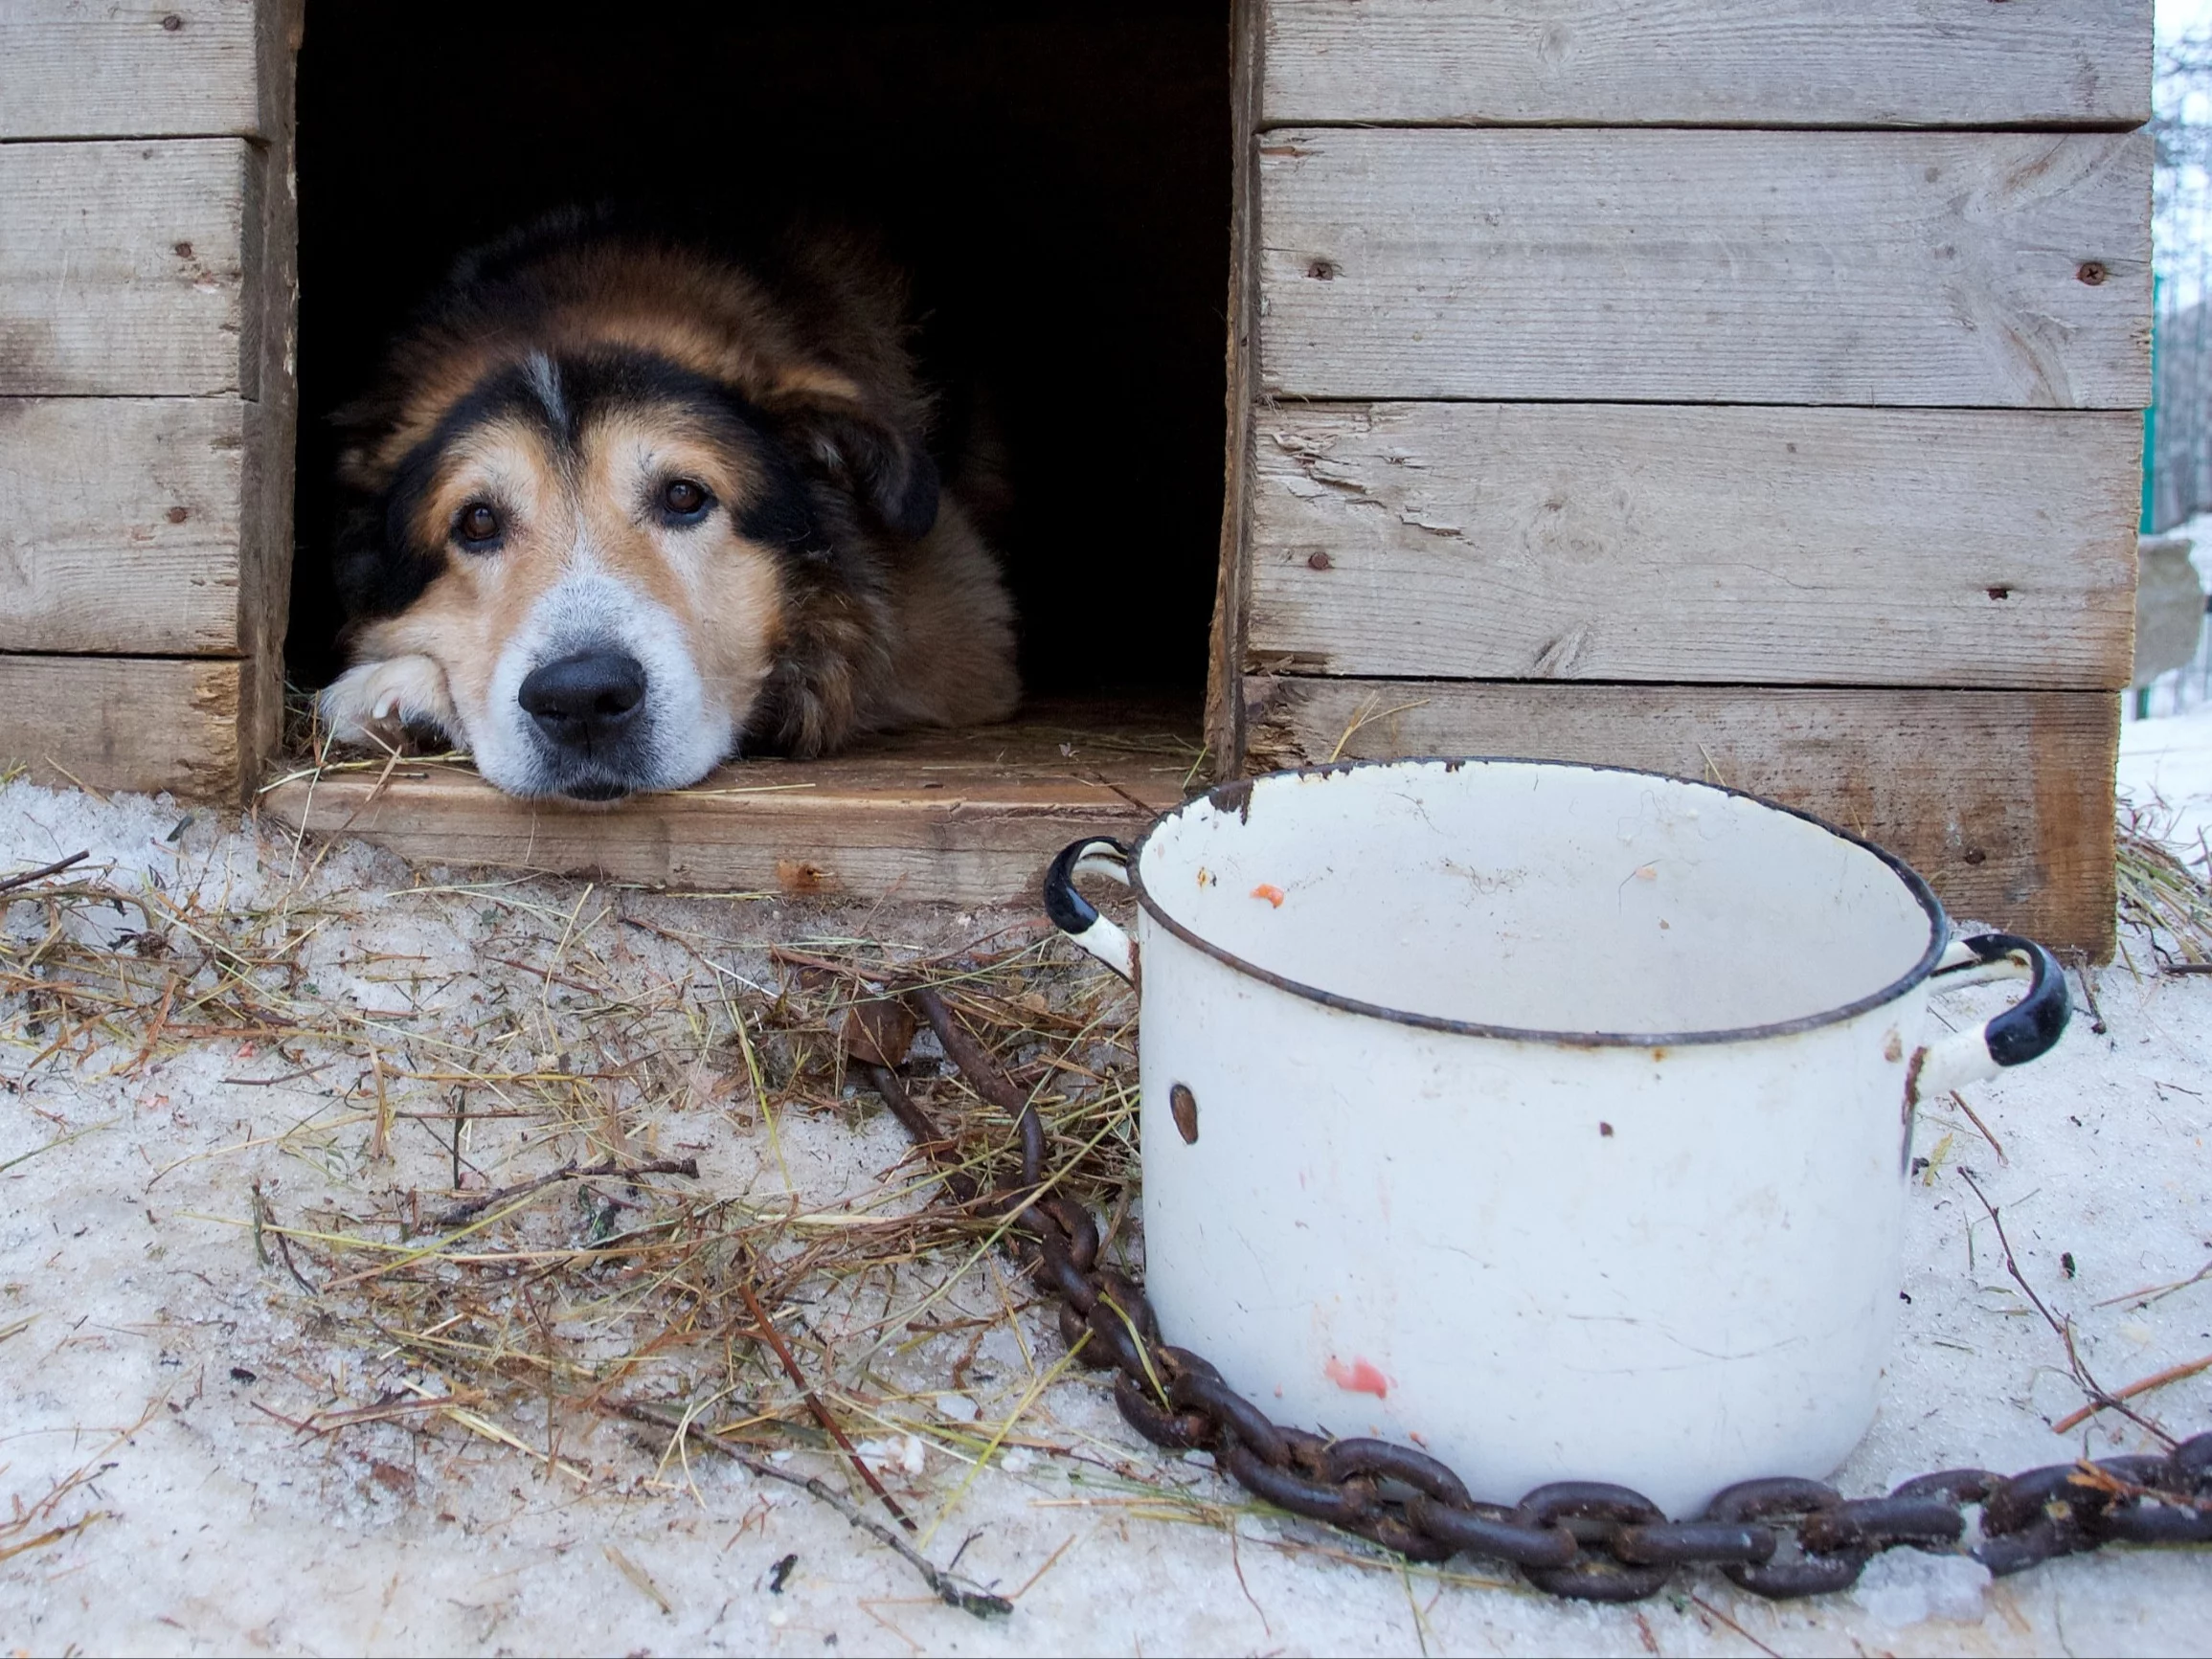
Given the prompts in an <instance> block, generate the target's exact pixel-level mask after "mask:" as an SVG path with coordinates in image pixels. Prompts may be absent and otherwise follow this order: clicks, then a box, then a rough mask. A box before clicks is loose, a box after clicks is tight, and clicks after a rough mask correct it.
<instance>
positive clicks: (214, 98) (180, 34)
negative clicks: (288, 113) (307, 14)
mask: <svg viewBox="0 0 2212 1659" xmlns="http://www.w3.org/2000/svg"><path fill="white" fill-rule="evenodd" d="M283 10H284V8H283V7H282V5H281V4H280V3H279V0H260V4H257V0H121V3H120V4H118V3H115V0H7V4H5V5H0V138H5V139H20V138H155V137H193V136H209V135H216V134H233V135H237V136H238V137H252V138H266V137H268V136H270V134H271V133H272V132H273V131H274V130H275V126H276V123H277V119H278V109H279V106H280V91H281V89H280V87H279V86H278V85H277V84H275V83H276V82H277V80H278V79H279V78H280V76H282V75H283V74H285V73H288V72H287V71H285V69H284V68H283V66H282V64H281V63H280V62H279V61H277V57H276V55H277V53H278V52H279V51H281V50H282V49H283V47H284V46H285V45H286V44H287V42H286V41H285V39H284V36H283V34H282V18H281V15H280V14H281V13H282V11H283Z"/></svg>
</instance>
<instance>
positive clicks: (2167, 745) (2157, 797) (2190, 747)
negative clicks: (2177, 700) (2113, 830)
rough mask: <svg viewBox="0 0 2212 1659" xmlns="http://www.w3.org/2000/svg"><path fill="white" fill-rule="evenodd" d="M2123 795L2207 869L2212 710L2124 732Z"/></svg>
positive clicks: (2211, 826)
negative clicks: (2204, 851)
mask: <svg viewBox="0 0 2212 1659" xmlns="http://www.w3.org/2000/svg"><path fill="white" fill-rule="evenodd" d="M2119 785H2120V794H2121V795H2122V796H2126V797H2127V798H2128V799H2129V800H2130V801H2131V802H2133V805H2134V806H2135V807H2136V808H2137V809H2138V810H2139V811H2143V812H2146V813H2147V814H2149V815H2150V816H2151V817H2152V818H2153V819H2154V820H2155V821H2156V822H2158V823H2160V824H2161V825H2163V826H2166V827H2165V828H2164V834H2165V836H2166V839H2167V840H2169V841H2172V842H2173V843H2174V845H2175V846H2176V847H2178V848H2179V849H2180V850H2181V851H2182V852H2183V853H2184V854H2185V855H2186V856H2187V857H2189V858H2190V859H2191V860H2192V861H2193V862H2196V863H2198V864H2199V867H2200V868H2202V867H2203V865H2202V863H2201V861H2202V859H2203V856H2204V854H2203V849H2204V844H2205V843H2212V704H2204V705H2201V706H2198V707H2195V708H2192V709H2190V710H2189V711H2188V712H2186V713H2183V714H2174V715H2168V716H2166V717H2164V718H2161V719H2157V720H2131V721H2129V722H2127V723H2126V724H2125V725H2123V726H2122V727H2121V728H2120V770H2119Z"/></svg>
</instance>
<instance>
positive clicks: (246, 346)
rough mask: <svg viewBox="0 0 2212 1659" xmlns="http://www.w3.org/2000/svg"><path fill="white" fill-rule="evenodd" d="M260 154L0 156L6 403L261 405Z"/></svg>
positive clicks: (187, 147)
mask: <svg viewBox="0 0 2212 1659" xmlns="http://www.w3.org/2000/svg"><path fill="white" fill-rule="evenodd" d="M263 161H264V152H263V151H261V150H260V149H259V148H257V147H256V146H252V145H249V144H247V143H246V142H244V141H243V140H240V139H232V138H215V139H170V140H165V141H162V142H159V143H141V142H133V143H127V144H51V145H49V144H36V145H0V395H6V396H27V395H38V394H58V395H63V396H87V395H90V396H100V395H138V394H144V395H153V396H210V395H218V394H221V393H225V392H236V393H238V394H240V395H243V396H247V397H253V396H257V395H258V394H259V385H258V382H259V378H260V374H259V370H260V348H261V321H262V317H261V302H260V291H259V289H258V288H256V289H254V290H253V291H252V292H251V294H249V273H250V271H251V269H252V266H253V263H254V256H255V254H256V253H257V252H258V248H259V244H260V232H261V229H262V214H263V213H264V211H265V203H264V201H263V199H262V192H261V175H262V167H263Z"/></svg>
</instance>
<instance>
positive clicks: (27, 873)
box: [0, 851, 92, 893]
mask: <svg viewBox="0 0 2212 1659" xmlns="http://www.w3.org/2000/svg"><path fill="white" fill-rule="evenodd" d="M90 857H92V854H91V853H90V852H89V851H86V852H81V853H71V854H70V855H69V856H68V857H67V858H65V859H56V860H55V861H54V862H53V863H50V864H40V865H39V866H38V867H37V868H36V869H34V870H18V871H17V872H16V873H15V874H14V875H11V876H0V893H5V892H11V891H12V890H13V889H14V888H16V887H21V886H29V885H30V884H31V883H33V882H35V881H37V880H38V879H39V878H41V877H43V876H57V875H59V874H60V873H61V872H62V871H63V870H65V869H67V868H69V866H70V865H71V864H80V863H83V862H84V861H85V860H86V859H88V858H90Z"/></svg>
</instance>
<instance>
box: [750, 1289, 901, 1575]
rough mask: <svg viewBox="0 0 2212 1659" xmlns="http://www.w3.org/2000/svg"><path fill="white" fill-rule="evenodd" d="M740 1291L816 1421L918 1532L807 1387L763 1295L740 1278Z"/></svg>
mask: <svg viewBox="0 0 2212 1659" xmlns="http://www.w3.org/2000/svg"><path fill="white" fill-rule="evenodd" d="M737 1294H738V1295H740V1296H742V1297H744V1298H745V1307H746V1309H747V1311H748V1312H751V1313H752V1315H753V1322H754V1323H755V1324H756V1325H757V1326H759V1328H760V1334H761V1335H763V1336H765V1337H766V1338H767V1339H768V1346H769V1347H771V1348H773V1349H775V1350H776V1357H777V1358H778V1359H779V1360H781V1361H782V1362H783V1374H784V1375H785V1376H786V1377H788V1378H790V1379H791V1385H792V1386H793V1387H794V1388H796V1389H798V1390H799V1395H800V1398H801V1400H803V1401H806V1409H807V1410H809V1411H811V1412H813V1413H814V1421H815V1422H817V1423H819V1424H822V1427H823V1430H824V1433H826V1434H827V1435H828V1436H829V1438H830V1439H832V1440H834V1441H835V1442H837V1444H838V1446H839V1447H840V1448H841V1449H842V1450H843V1451H844V1453H845V1455H846V1457H847V1458H848V1459H850V1460H851V1463H852V1467H853V1469H854V1471H855V1472H856V1473H857V1474H859V1476H860V1478H861V1479H862V1480H863V1481H865V1482H866V1483H867V1484H868V1490H869V1491H871V1492H873V1493H875V1495H876V1496H877V1497H878V1498H880V1499H882V1500H883V1507H884V1508H885V1509H887V1510H889V1511H891V1516H892V1520H894V1521H896V1522H898V1524H899V1525H900V1526H902V1527H904V1528H906V1530H907V1531H908V1532H910V1533H911V1532H915V1531H918V1530H919V1529H917V1528H916V1527H915V1526H914V1519H913V1517H912V1516H910V1515H909V1514H908V1513H906V1511H904V1510H902V1509H900V1508H899V1507H898V1499H896V1498H894V1497H892V1495H891V1493H890V1492H889V1491H887V1490H885V1487H884V1484H883V1482H881V1481H879V1480H877V1479H876V1478H875V1470H873V1469H871V1468H869V1467H868V1464H867V1462H866V1461H865V1460H863V1458H862V1457H861V1455H860V1450H859V1448H858V1447H857V1446H854V1445H853V1444H852V1442H851V1441H850V1440H848V1439H846V1433H845V1430H844V1429H843V1428H841V1427H839V1426H838V1422H837V1419H836V1418H834V1417H832V1416H830V1414H829V1407H828V1406H826V1405H824V1404H823V1403H822V1397H821V1396H820V1395H818V1394H816V1393H815V1392H814V1390H813V1389H811V1388H809V1387H807V1386H806V1378H805V1376H804V1374H803V1373H801V1371H800V1369H799V1361H798V1360H796V1359H794V1358H793V1357H792V1356H791V1350H790V1349H789V1348H787V1347H785V1346H784V1343H783V1333H782V1332H780V1331H779V1330H777V1329H776V1322H775V1321H774V1320H773V1319H771V1318H769V1317H768V1310H767V1309H765V1308H763V1307H762V1306H761V1305H760V1298H759V1297H757V1296H756V1295H755V1294H754V1293H753V1287H752V1286H751V1285H748V1284H747V1283H746V1282H745V1281H744V1280H742V1279H740V1280H738V1281H737Z"/></svg>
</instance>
